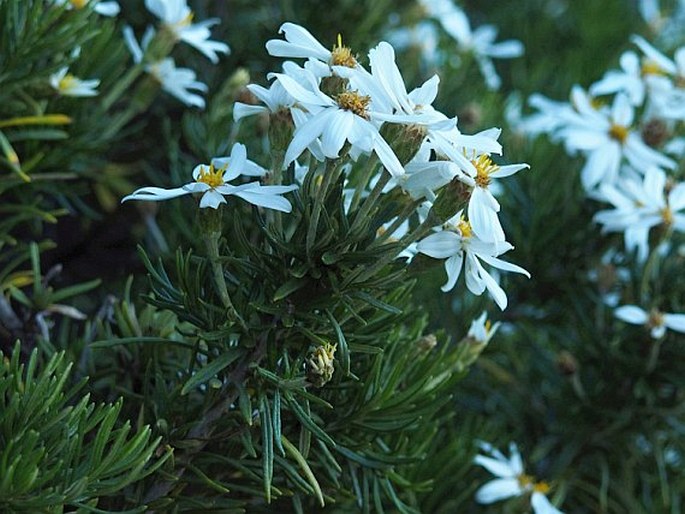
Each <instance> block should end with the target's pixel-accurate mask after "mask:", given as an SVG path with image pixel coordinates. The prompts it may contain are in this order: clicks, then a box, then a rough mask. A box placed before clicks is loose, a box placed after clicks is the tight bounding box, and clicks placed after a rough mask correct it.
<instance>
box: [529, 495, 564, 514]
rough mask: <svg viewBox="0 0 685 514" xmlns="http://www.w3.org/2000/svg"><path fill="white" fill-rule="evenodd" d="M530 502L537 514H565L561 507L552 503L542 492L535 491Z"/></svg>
mask: <svg viewBox="0 0 685 514" xmlns="http://www.w3.org/2000/svg"><path fill="white" fill-rule="evenodd" d="M530 504H531V505H532V507H533V512H535V514H563V512H561V511H560V510H559V509H557V508H556V507H555V506H554V505H552V504H551V503H550V501H549V500H548V499H547V496H545V495H544V494H542V493H539V492H534V493H533V495H532V496H531V498H530Z"/></svg>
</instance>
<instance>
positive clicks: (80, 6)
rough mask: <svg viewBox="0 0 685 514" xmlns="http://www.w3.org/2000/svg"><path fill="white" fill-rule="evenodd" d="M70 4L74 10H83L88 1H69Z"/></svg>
mask: <svg viewBox="0 0 685 514" xmlns="http://www.w3.org/2000/svg"><path fill="white" fill-rule="evenodd" d="M70 3H71V5H73V6H74V7H75V8H76V9H83V8H84V7H85V6H86V4H87V3H88V0H70Z"/></svg>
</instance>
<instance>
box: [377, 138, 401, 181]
mask: <svg viewBox="0 0 685 514" xmlns="http://www.w3.org/2000/svg"><path fill="white" fill-rule="evenodd" d="M373 149H374V150H375V151H376V155H378V158H379V159H380V160H381V162H382V163H383V166H385V169H386V170H388V172H389V173H390V174H391V175H392V176H393V177H401V176H403V175H404V174H405V170H404V167H403V166H402V163H401V162H400V160H399V159H398V158H397V155H395V152H393V150H392V148H390V145H389V144H388V143H387V142H386V141H385V139H383V138H382V137H381V136H380V135H379V136H378V137H377V138H376V139H375V140H374V142H373Z"/></svg>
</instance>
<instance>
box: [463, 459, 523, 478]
mask: <svg viewBox="0 0 685 514" xmlns="http://www.w3.org/2000/svg"><path fill="white" fill-rule="evenodd" d="M502 457H504V456H502ZM473 462H474V464H478V465H480V466H483V467H484V468H485V469H487V470H488V471H489V472H490V473H492V474H493V475H495V476H496V477H499V478H516V475H517V474H518V473H517V472H516V470H514V469H512V468H511V466H510V465H509V461H508V460H506V458H505V459H504V460H501V459H493V458H491V457H485V456H483V455H476V457H475V458H474V459H473Z"/></svg>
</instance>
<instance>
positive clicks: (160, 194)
mask: <svg viewBox="0 0 685 514" xmlns="http://www.w3.org/2000/svg"><path fill="white" fill-rule="evenodd" d="M190 192H191V191H188V190H186V189H184V188H182V187H177V188H174V189H163V188H161V187H142V188H140V189H137V190H136V191H134V192H133V193H131V194H130V195H128V196H125V197H124V198H122V199H121V203H124V202H126V201H128V200H145V201H148V202H160V201H162V200H168V199H169V198H176V197H178V196H183V195H187V194H189V193H190Z"/></svg>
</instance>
